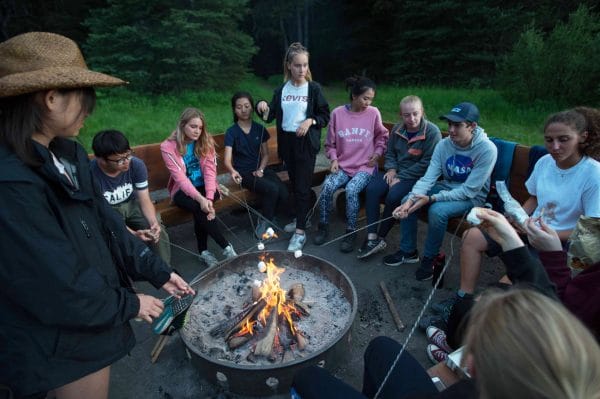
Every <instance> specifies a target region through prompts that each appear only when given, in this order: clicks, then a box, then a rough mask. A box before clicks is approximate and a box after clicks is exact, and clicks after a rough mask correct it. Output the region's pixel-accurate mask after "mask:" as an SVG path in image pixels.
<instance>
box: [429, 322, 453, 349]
mask: <svg viewBox="0 0 600 399" xmlns="http://www.w3.org/2000/svg"><path fill="white" fill-rule="evenodd" d="M425 334H427V339H428V340H429V342H430V343H432V344H434V345H435V346H437V347H438V348H440V349H441V350H443V351H444V352H446V353H450V352H452V348H450V346H449V345H448V340H447V338H446V333H445V332H444V330H442V329H441V328H437V327H435V326H429V327H427V330H426V331H425Z"/></svg>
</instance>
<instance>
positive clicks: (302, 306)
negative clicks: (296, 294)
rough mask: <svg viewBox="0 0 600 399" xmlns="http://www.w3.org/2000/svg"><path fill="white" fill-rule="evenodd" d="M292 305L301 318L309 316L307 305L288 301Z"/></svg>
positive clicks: (296, 301)
mask: <svg viewBox="0 0 600 399" xmlns="http://www.w3.org/2000/svg"><path fill="white" fill-rule="evenodd" d="M290 302H291V303H292V305H294V307H295V308H296V310H298V311H299V312H300V313H302V315H303V316H310V310H309V308H308V305H306V304H305V303H304V302H300V301H298V300H294V299H293V300H291V301H290Z"/></svg>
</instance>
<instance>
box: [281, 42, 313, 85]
mask: <svg viewBox="0 0 600 399" xmlns="http://www.w3.org/2000/svg"><path fill="white" fill-rule="evenodd" d="M298 54H306V57H307V58H310V54H309V53H308V50H307V49H306V47H304V46H303V45H302V44H301V43H300V42H294V43H292V44H290V47H288V49H287V51H286V52H285V57H283V81H284V82H287V81H288V80H290V79H291V74H290V70H289V69H288V64H291V63H292V61H293V60H294V57H295V56H297V55H298ZM306 80H307V81H309V82H310V81H311V80H312V73H311V72H310V67H308V70H307V71H306Z"/></svg>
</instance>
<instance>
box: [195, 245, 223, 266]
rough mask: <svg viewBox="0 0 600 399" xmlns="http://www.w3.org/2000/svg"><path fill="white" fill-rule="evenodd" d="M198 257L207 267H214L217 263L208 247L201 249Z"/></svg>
mask: <svg viewBox="0 0 600 399" xmlns="http://www.w3.org/2000/svg"><path fill="white" fill-rule="evenodd" d="M198 257H199V258H200V260H202V261H203V262H204V263H206V266H208V267H214V266H216V265H218V264H219V261H218V260H217V258H215V256H214V255H213V254H212V252H210V251H209V250H208V249H205V250H204V251H202V253H201V254H200V255H199V256H198Z"/></svg>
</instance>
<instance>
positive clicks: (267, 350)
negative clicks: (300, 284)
mask: <svg viewBox="0 0 600 399" xmlns="http://www.w3.org/2000/svg"><path fill="white" fill-rule="evenodd" d="M276 334H277V307H276V306H275V307H274V308H273V310H272V311H271V314H270V315H269V319H268V320H267V327H266V328H265V334H264V335H263V337H262V338H261V339H259V340H258V341H257V342H256V347H255V348H254V355H255V356H265V357H266V356H269V355H271V352H272V351H273V343H274V342H275V335H276Z"/></svg>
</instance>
